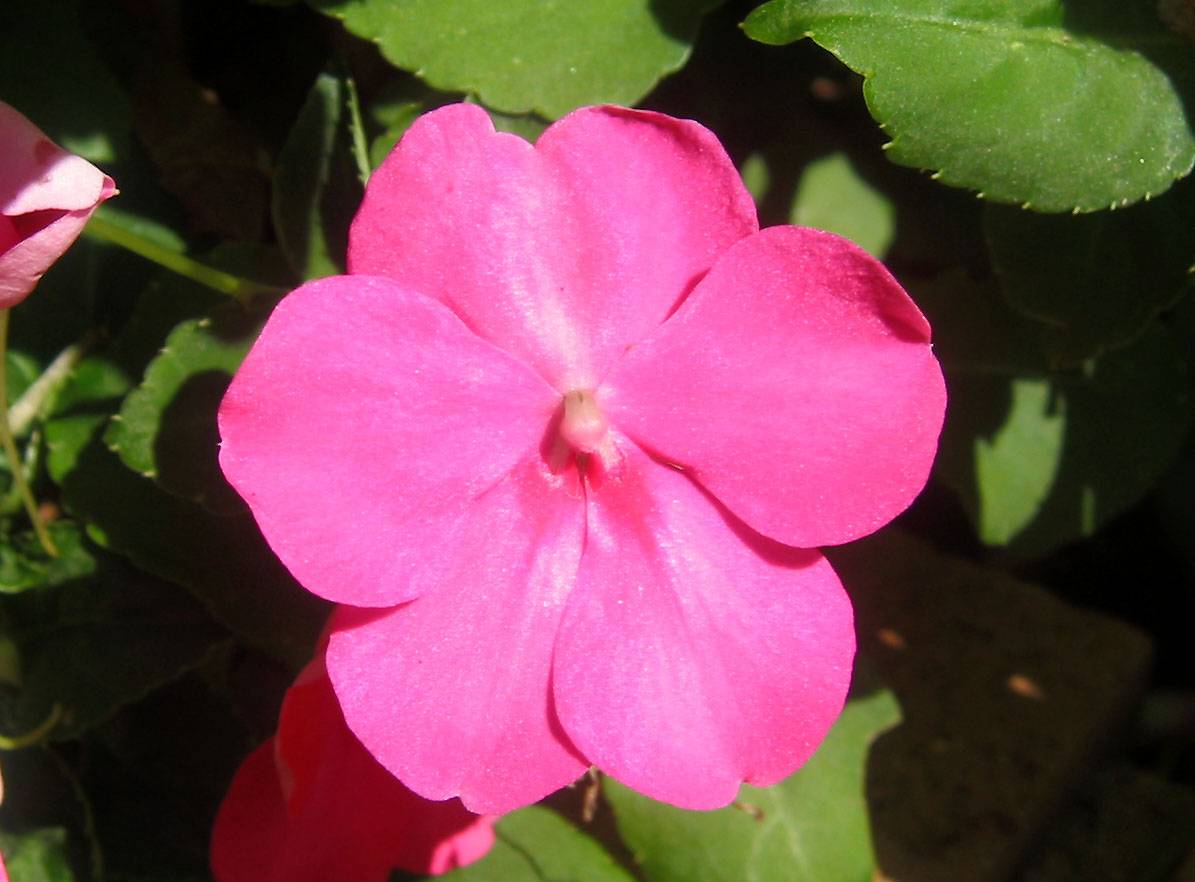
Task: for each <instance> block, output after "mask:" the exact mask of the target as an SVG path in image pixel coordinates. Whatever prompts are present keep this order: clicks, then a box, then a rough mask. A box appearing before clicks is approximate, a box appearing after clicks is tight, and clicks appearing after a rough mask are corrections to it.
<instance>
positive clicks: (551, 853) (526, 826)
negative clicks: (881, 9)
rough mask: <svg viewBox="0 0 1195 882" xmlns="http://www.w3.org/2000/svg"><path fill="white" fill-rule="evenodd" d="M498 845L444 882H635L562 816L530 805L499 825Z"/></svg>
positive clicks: (505, 818)
mask: <svg viewBox="0 0 1195 882" xmlns="http://www.w3.org/2000/svg"><path fill="white" fill-rule="evenodd" d="M496 833H497V841H496V842H495V843H494V847H493V849H492V850H491V851H490V853H489V854H488V855H486V856H485V857H484V858H482V860H480V861H478V862H477V863H475V864H471V865H470V866H468V867H463V868H461V869H459V870H455V871H453V872H451V873H449V874H448V875H446V876H441V877H439V878H441V879H443V880H444V882H547V880H553V882H556V880H559V882H565V880H577V882H581V880H584V882H634V880H633V877H632V876H631V875H630V874H629V873H627V872H626V870H624V869H622V868H621V867H620V866H619V865H618V864H616V863H615V862H614V859H613V858H611V857H610V855H609V854H608V853H607V852H606V850H605V849H603V848H602V847H601V846H600V845H599V844H598V843H597V842H595V841H594V840H593V839H591V838H590V837H589V836H586V835H585V834H584V833H582V832H581V831H579V830H578V829H577V828H576V827H574V826H573V825H572V824H570V823H569V822H568V821H566V820H564V818H562V817H560V815H558V814H556V813H555V812H553V811H551V810H550V809H546V808H541V807H540V806H534V805H533V806H529V807H528V808H525V809H521V810H520V811H517V812H514V813H513V814H509V815H507V816H505V817H504V818H503V819H502V820H501V821H499V822H498V826H497V829H496Z"/></svg>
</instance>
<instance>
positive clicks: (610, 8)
mask: <svg viewBox="0 0 1195 882" xmlns="http://www.w3.org/2000/svg"><path fill="white" fill-rule="evenodd" d="M309 2H310V3H311V5H312V6H314V7H315V8H317V9H319V10H320V11H321V12H326V13H328V14H329V15H333V16H335V17H337V18H339V19H342V20H343V21H344V25H345V27H346V28H348V30H349V31H350V32H352V33H353V34H356V35H357V36H358V37H363V38H365V39H367V40H373V41H375V42H376V43H377V44H378V46H379V47H380V48H381V50H382V54H383V55H384V56H386V58H387V59H388V60H389V61H390V62H391V63H393V64H394V65H396V66H397V67H401V68H403V69H404V70H410V71H414V72H415V73H417V74H418V75H419V76H420V77H421V78H422V79H424V80H425V81H426V82H427V83H428V84H429V85H431V86H433V87H434V88H436V89H444V90H447V91H452V92H470V93H473V94H476V95H478V96H479V97H480V98H481V100H482V101H483V102H485V104H486V105H487V106H490V107H494V108H497V109H499V110H503V111H506V112H509V113H524V112H526V111H529V110H533V111H535V112H537V113H539V114H542V115H544V116H547V117H549V118H555V117H558V116H563V115H564V114H565V113H568V112H569V111H570V110H572V109H574V108H576V107H580V106H581V105H585V104H599V103H603V102H609V103H613V104H628V105H629V104H634V103H635V102H637V101H638V100H639V99H640V98H642V97H643V96H644V95H646V94H647V93H648V92H649V91H650V90H651V88H652V86H654V85H655V84H656V82H657V81H658V80H659V79H660V78H661V77H663V76H664V75H665V74H668V73H671V72H672V71H674V70H677V69H678V68H679V67H680V66H681V65H683V64H684V63H685V60H686V59H687V58H688V55H689V50H690V47H691V44H692V41H693V38H694V35H695V34H696V33H697V26H698V24H699V23H700V21H701V17H702V15H704V14H705V13H706V12H707V11H708V10H710V9H711V8H713V7H714V6H716V5H717V4H718V2H719V0H591V2H586V3H573V2H558V0H554V2H550V3H543V2H540V0H507V2H504V3H492V2H488V0H309Z"/></svg>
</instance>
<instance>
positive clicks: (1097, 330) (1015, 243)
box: [985, 179, 1195, 365]
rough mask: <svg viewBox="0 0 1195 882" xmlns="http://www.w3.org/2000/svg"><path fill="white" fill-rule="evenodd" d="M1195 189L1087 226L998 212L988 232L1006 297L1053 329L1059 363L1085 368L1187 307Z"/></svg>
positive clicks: (1082, 221) (1194, 248) (1182, 188)
mask: <svg viewBox="0 0 1195 882" xmlns="http://www.w3.org/2000/svg"><path fill="white" fill-rule="evenodd" d="M1193 183H1195V182H1193V181H1191V180H1190V179H1188V180H1186V181H1183V182H1182V183H1181V184H1179V185H1178V186H1176V187H1174V188H1173V189H1172V190H1171V191H1170V192H1169V193H1167V194H1166V195H1165V196H1163V197H1162V198H1161V199H1156V200H1153V201H1151V202H1149V203H1142V204H1139V205H1134V206H1132V207H1131V208H1127V209H1125V210H1123V211H1113V212H1108V211H1103V212H1097V213H1095V214H1090V215H1082V216H1080V217H1066V216H1049V215H1040V214H1035V213H1033V212H1026V211H1019V210H1017V209H1014V208H1004V207H997V206H990V207H989V209H988V211H987V213H986V216H985V225H986V228H987V235H988V241H989V243H990V247H991V252H992V261H993V263H994V265H995V269H996V272H997V274H998V275H999V276H1000V280H1001V284H1002V287H1003V291H1004V296H1005V297H1006V298H1007V299H1008V301H1009V302H1010V303H1012V304H1013V306H1015V307H1016V308H1017V309H1018V310H1020V311H1022V312H1023V313H1024V314H1025V315H1027V316H1029V317H1031V318H1034V319H1037V320H1038V321H1040V322H1043V323H1045V324H1046V325H1048V326H1050V328H1051V332H1052V333H1051V337H1050V340H1049V341H1048V343H1049V352H1048V354H1049V355H1050V356H1051V357H1052V358H1053V359H1054V360H1055V361H1057V362H1060V363H1063V364H1071V365H1073V364H1077V363H1079V362H1082V361H1083V360H1085V359H1087V358H1090V357H1091V356H1093V355H1099V354H1100V353H1101V352H1103V351H1105V350H1107V349H1109V348H1113V347H1116V346H1122V345H1124V344H1125V343H1128V342H1130V341H1132V340H1133V339H1134V338H1136V337H1137V336H1139V335H1140V334H1141V333H1142V332H1143V331H1144V330H1145V328H1146V327H1147V326H1148V324H1149V323H1150V322H1151V321H1152V320H1153V319H1154V318H1155V317H1156V316H1157V315H1158V313H1159V312H1161V311H1162V310H1163V309H1165V308H1166V307H1168V306H1170V305H1172V304H1173V303H1174V302H1175V301H1176V300H1177V299H1178V297H1179V296H1180V295H1181V293H1182V291H1183V289H1184V286H1185V285H1186V284H1187V283H1188V282H1189V281H1190V280H1191V279H1192V275H1191V271H1192V269H1193V266H1192V264H1193V262H1195V186H1192V184H1193Z"/></svg>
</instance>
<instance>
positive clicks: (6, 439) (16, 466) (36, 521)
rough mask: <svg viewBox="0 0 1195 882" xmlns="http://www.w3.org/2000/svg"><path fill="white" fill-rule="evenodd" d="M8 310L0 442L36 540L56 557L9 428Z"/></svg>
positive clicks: (0, 325) (1, 315) (0, 322)
mask: <svg viewBox="0 0 1195 882" xmlns="http://www.w3.org/2000/svg"><path fill="white" fill-rule="evenodd" d="M10 311H11V310H8V309H0V445H3V447H4V455H5V456H6V457H8V466H9V468H10V469H12V480H13V485H14V486H15V487H17V488H18V490H19V492H20V494H21V501H22V502H24V503H25V511H26V512H28V513H29V522H30V523H31V524H33V531H34V532H35V533H37V541H38V542H40V543H41V547H42V548H44V549H45V550H46V554H48V555H50V557H58V549H57V548H56V547H55V546H54V540H53V539H51V538H50V534H49V533H48V532H47V531H46V525H45V524H44V523H42V519H41V512H39V511H38V510H37V501H36V500H35V499H34V498H33V492H32V491H31V490H30V489H29V484H28V482H27V481H26V480H25V464H24V463H23V462H21V455H20V454H19V453H17V445H16V444H14V443H13V440H12V432H11V431H10V430H9V427H8V314H9V312H10Z"/></svg>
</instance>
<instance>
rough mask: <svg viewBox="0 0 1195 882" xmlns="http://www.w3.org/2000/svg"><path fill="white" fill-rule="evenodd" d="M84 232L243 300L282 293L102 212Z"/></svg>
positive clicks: (93, 218) (245, 301)
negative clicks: (166, 244) (202, 260)
mask: <svg viewBox="0 0 1195 882" xmlns="http://www.w3.org/2000/svg"><path fill="white" fill-rule="evenodd" d="M83 232H84V233H85V234H86V235H88V236H90V237H92V238H94V239H100V240H102V241H104V242H111V243H112V244H113V245H119V246H120V247H121V248H125V249H127V250H129V251H132V252H133V253H134V254H137V255H140V256H141V257H144V258H145V259H146V260H148V261H151V262H153V263H156V264H157V265H158V266H161V267H165V268H166V269H168V270H170V271H171V272H176V273H178V274H179V275H180V276H185V277H186V278H188V279H190V280H191V281H193V282H197V283H199V284H200V285H203V286H205V287H207V288H211V289H212V290H213V291H217V292H219V293H221V294H227V295H228V296H229V297H232V298H234V299H236V300H237V301H239V302H241V303H248V302H249V301H250V300H252V299H253V298H254V297H256V296H258V295H261V294H280V293H282V291H281V289H280V288H275V287H274V286H273V285H263V284H261V283H260V282H253V281H250V280H249V279H242V278H241V277H240V276H234V275H233V274H232V273H226V272H224V271H223V270H218V269H215V268H214V267H210V266H208V265H206V264H203V263H200V262H199V261H197V260H194V259H192V258H190V257H187V255H185V254H179V253H178V252H177V251H171V250H170V249H169V248H164V247H163V246H161V245H159V244H158V243H157V242H154V241H152V240H150V239H147V238H146V237H144V236H141V235H138V234H137V233H134V232H132V231H131V230H128V229H126V228H124V227H121V226H119V225H117V224H114V223H112V222H111V221H109V220H107V219H105V218H103V217H100V216H99V215H92V217H91V220H90V221H88V222H87V226H86V227H84V230H83Z"/></svg>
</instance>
